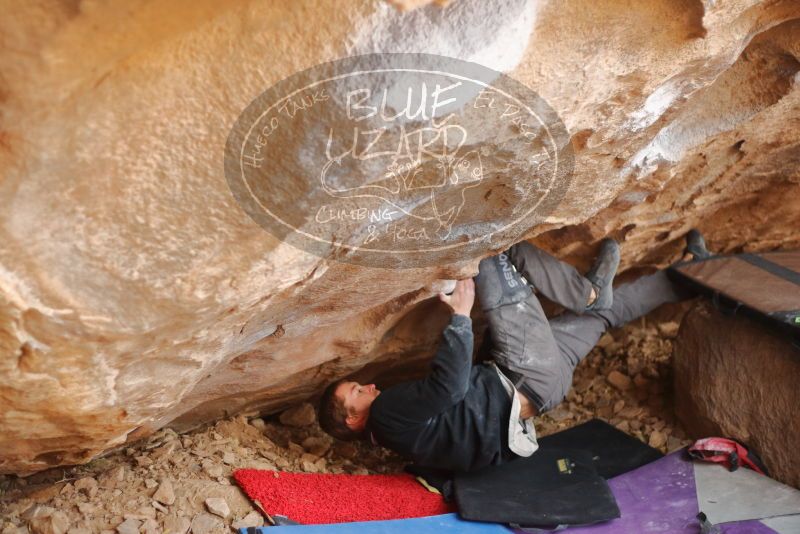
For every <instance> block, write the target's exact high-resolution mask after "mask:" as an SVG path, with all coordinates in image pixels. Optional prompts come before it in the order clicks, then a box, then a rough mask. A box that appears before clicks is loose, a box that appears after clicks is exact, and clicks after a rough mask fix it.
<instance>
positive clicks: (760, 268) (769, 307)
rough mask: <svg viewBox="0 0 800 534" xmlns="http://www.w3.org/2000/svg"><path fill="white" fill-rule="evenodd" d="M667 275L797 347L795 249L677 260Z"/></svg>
mask: <svg viewBox="0 0 800 534" xmlns="http://www.w3.org/2000/svg"><path fill="white" fill-rule="evenodd" d="M667 275H668V276H669V277H670V278H672V279H673V280H675V281H676V282H678V283H681V284H683V285H685V286H687V287H690V288H692V289H694V290H695V291H698V292H699V293H701V294H705V295H707V296H709V297H710V298H711V300H712V302H713V303H714V305H715V306H716V307H717V309H719V310H720V311H722V312H723V313H727V314H729V315H733V314H737V315H744V316H747V317H750V318H751V319H754V320H756V321H760V322H762V323H763V324H765V325H768V326H770V327H772V328H775V329H778V330H780V331H783V332H784V333H786V334H788V335H789V337H790V338H791V340H792V341H793V343H794V345H795V346H797V347H798V348H800V250H785V251H777V252H763V253H758V254H732V255H718V256H711V257H708V258H705V259H698V260H692V261H685V262H680V263H676V264H675V265H672V266H671V267H669V268H668V269H667Z"/></svg>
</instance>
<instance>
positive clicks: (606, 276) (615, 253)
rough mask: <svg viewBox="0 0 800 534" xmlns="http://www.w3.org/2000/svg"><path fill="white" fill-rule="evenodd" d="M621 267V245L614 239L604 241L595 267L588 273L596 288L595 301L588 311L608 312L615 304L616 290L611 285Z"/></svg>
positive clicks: (588, 277) (595, 261)
mask: <svg viewBox="0 0 800 534" xmlns="http://www.w3.org/2000/svg"><path fill="white" fill-rule="evenodd" d="M617 267H619V244H617V242H616V241H614V240H613V239H610V238H607V239H603V242H602V243H601V244H600V253H599V254H598V255H597V259H595V260H594V265H592V268H591V269H589V272H588V273H586V278H587V279H588V280H589V281H590V282H591V283H592V287H594V292H595V299H594V301H593V302H592V303H591V304H590V305H588V306H587V307H586V309H587V310H607V309H609V308H610V307H611V305H612V304H613V303H614V289H613V287H612V285H611V283H612V282H613V281H614V275H615V274H617Z"/></svg>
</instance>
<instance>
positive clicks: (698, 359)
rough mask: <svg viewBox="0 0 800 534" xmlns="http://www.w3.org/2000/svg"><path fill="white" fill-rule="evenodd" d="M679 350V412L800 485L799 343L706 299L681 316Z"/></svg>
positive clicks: (696, 427)
mask: <svg viewBox="0 0 800 534" xmlns="http://www.w3.org/2000/svg"><path fill="white" fill-rule="evenodd" d="M674 355H675V411H676V415H677V416H678V418H679V419H680V421H681V422H682V423H683V425H684V428H685V429H686V430H687V431H688V432H689V433H690V434H691V435H692V436H693V437H695V438H701V437H709V436H722V437H731V438H733V439H736V440H739V441H741V442H743V443H745V444H747V445H749V446H750V447H752V448H753V450H754V451H755V452H756V453H757V454H758V455H759V457H760V458H761V459H762V460H763V461H764V463H765V464H766V466H767V468H768V469H769V470H770V475H772V476H773V477H774V478H776V479H778V480H780V481H781V482H784V483H786V484H790V485H792V486H795V487H800V460H798V458H797V454H795V450H796V448H797V443H799V442H800V425H798V424H797V407H798V406H800V388H798V387H797V377H798V376H800V349H796V348H794V347H792V345H791V343H790V342H789V341H788V339H784V338H781V337H780V336H776V335H773V334H772V333H770V332H767V331H765V330H764V328H763V327H760V326H759V325H757V324H756V323H754V322H753V321H751V320H748V319H746V318H741V317H729V316H725V315H722V314H721V313H720V312H718V311H716V310H715V309H714V308H713V307H712V306H711V305H710V304H708V303H707V302H703V303H701V304H699V305H698V306H696V307H694V308H693V309H692V310H691V311H690V312H689V313H688V314H687V315H686V317H685V318H684V320H683V323H682V324H681V328H680V331H679V332H678V337H677V341H676V343H675V349H674Z"/></svg>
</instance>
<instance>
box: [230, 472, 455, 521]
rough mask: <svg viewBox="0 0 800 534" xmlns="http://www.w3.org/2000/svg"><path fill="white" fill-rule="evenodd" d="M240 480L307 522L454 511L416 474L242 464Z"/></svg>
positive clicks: (275, 508)
mask: <svg viewBox="0 0 800 534" xmlns="http://www.w3.org/2000/svg"><path fill="white" fill-rule="evenodd" d="M233 476H234V478H235V479H236V482H237V483H238V484H239V486H240V487H241V488H242V490H244V492H245V493H246V494H247V496H248V497H250V499H252V500H253V501H254V502H256V503H257V504H258V505H259V507H260V508H261V509H262V510H263V511H264V512H265V513H267V514H269V515H282V516H286V517H288V518H289V519H291V520H293V521H297V522H298V523H302V524H318V523H343V522H348V521H374V520H381V519H399V518H407V517H423V516H430V515H436V514H444V513H448V512H452V511H453V508H452V506H451V505H449V504H447V503H445V502H444V499H443V498H442V496H441V495H438V494H436V493H431V492H430V491H428V490H426V489H425V488H424V487H422V485H420V484H419V482H417V481H416V479H415V478H414V477H412V476H411V475H407V474H397V475H345V474H312V473H285V472H278V471H267V470H260V469H238V470H237V471H235V472H234V474H233Z"/></svg>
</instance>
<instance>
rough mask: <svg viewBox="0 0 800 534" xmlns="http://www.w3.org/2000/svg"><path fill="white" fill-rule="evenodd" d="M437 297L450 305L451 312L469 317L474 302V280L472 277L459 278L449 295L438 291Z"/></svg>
mask: <svg viewBox="0 0 800 534" xmlns="http://www.w3.org/2000/svg"><path fill="white" fill-rule="evenodd" d="M439 299H440V300H441V301H442V302H444V303H445V304H447V305H448V306H450V308H452V310H453V313H457V314H460V315H466V316H467V317H469V313H470V311H471V310H472V305H473V304H474V303H475V282H473V281H472V278H465V279H464V280H459V281H458V282H456V288H455V289H454V290H453V293H452V294H451V295H445V294H444V293H439Z"/></svg>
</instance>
